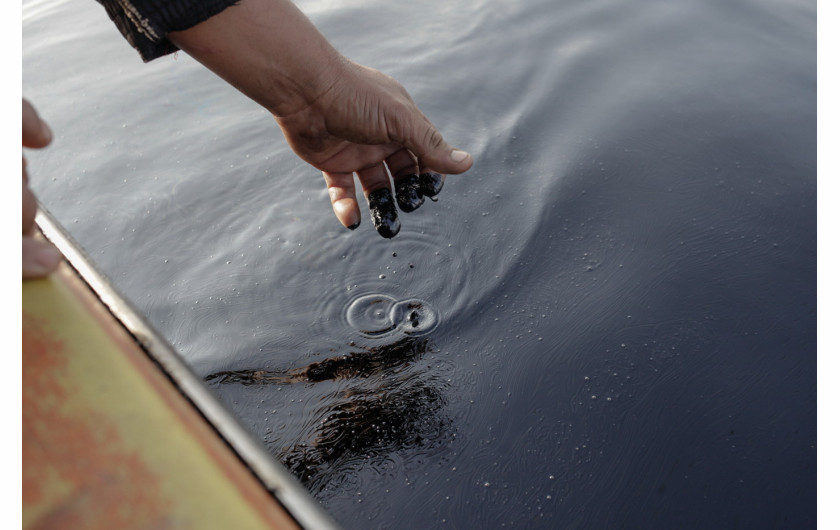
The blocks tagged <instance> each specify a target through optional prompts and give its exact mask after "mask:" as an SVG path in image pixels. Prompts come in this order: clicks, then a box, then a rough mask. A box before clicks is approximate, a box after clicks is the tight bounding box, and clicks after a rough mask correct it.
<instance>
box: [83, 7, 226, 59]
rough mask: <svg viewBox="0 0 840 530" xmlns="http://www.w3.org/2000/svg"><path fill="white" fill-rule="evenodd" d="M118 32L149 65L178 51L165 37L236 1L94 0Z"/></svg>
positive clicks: (205, 18)
mask: <svg viewBox="0 0 840 530" xmlns="http://www.w3.org/2000/svg"><path fill="white" fill-rule="evenodd" d="M97 1H98V2H99V3H100V4H102V6H103V7H104V8H105V11H107V12H108V16H109V17H111V20H113V21H114V24H116V25H117V28H118V29H119V30H120V33H122V34H123V37H125V39H126V40H127V41H128V43H129V44H131V45H132V46H133V47H134V48H135V49H136V50H137V51H138V52H140V56H141V57H142V58H143V61H145V62H149V61H151V60H152V59H156V58H158V57H160V56H162V55H166V54H169V53H172V52H175V51H178V47H177V46H175V45H174V44H172V43H171V42H169V40H167V38H166V34H167V33H169V32H170V31H182V30H185V29H189V28H191V27H193V26H195V25H196V24H199V23H201V22H204V21H205V20H207V19H208V18H210V17H212V16H213V15H217V14H219V13H221V12H222V11H223V10H224V9H225V8H226V7H228V6H231V5H233V4H235V3H236V2H237V1H238V0H97Z"/></svg>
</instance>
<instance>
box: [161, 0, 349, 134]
mask: <svg viewBox="0 0 840 530" xmlns="http://www.w3.org/2000/svg"><path fill="white" fill-rule="evenodd" d="M167 38H168V39H169V40H170V41H172V42H173V43H174V44H175V45H176V46H178V47H179V48H181V49H182V50H183V51H184V52H186V53H188V54H189V55H190V56H192V57H193V58H195V59H196V60H197V61H199V62H200V63H202V64H203V65H204V66H206V67H207V68H208V69H210V70H212V71H213V72H215V73H216V74H217V75H219V76H220V77H221V78H222V79H224V80H226V81H227V82H228V83H230V84H231V85H233V86H234V87H236V88H237V89H239V90H240V91H242V92H243V93H244V94H245V95H247V96H248V97H250V98H251V99H253V100H254V101H256V102H257V103H259V104H260V105H262V106H263V107H265V108H266V109H268V110H269V111H270V112H271V113H272V114H274V115H275V116H278V117H283V116H288V115H290V114H293V113H295V112H297V111H299V110H301V109H302V108H304V107H306V106H308V105H310V104H312V103H313V102H314V101H315V100H316V99H317V98H318V97H319V96H320V95H321V94H323V93H324V92H326V91H327V90H328V89H329V87H330V86H332V84H333V83H334V82H335V79H336V78H337V76H338V75H340V74H339V73H340V71H341V70H342V68H344V65H345V61H346V60H345V59H344V58H343V57H342V56H341V54H339V53H338V52H337V51H336V50H335V48H333V47H332V45H331V44H330V43H329V42H328V41H327V39H326V38H324V36H323V35H321V33H320V32H319V31H318V29H317V28H315V26H314V25H313V24H312V23H311V22H310V21H309V19H308V18H306V16H305V15H304V14H303V13H302V12H301V11H300V10H299V9H298V8H297V7H296V6H295V5H294V4H293V3H292V2H291V1H290V0H243V1H242V2H241V3H240V4H237V5H234V6H231V7H229V8H227V9H225V10H224V11H222V12H221V13H219V14H218V15H216V16H213V17H211V18H209V19H207V20H206V21H204V22H202V23H200V24H198V25H196V26H193V27H192V28H190V29H187V30H185V31H177V32H171V33H169V34H168V35H167Z"/></svg>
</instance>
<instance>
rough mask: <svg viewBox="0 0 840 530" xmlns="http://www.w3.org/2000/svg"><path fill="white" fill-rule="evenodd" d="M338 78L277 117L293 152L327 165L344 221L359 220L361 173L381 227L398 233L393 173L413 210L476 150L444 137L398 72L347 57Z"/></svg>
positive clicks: (404, 203)
mask: <svg viewBox="0 0 840 530" xmlns="http://www.w3.org/2000/svg"><path fill="white" fill-rule="evenodd" d="M335 79H336V81H335V82H334V83H333V84H332V85H331V86H330V89H329V90H328V91H327V92H325V93H324V94H322V95H321V96H320V97H319V98H317V99H316V100H315V101H313V102H312V103H311V104H309V105H308V106H306V107H305V108H303V109H301V110H299V111H297V112H296V113H294V114H291V115H288V116H283V117H277V118H276V119H277V123H278V124H279V125H280V128H281V129H282V130H283V134H284V135H285V137H286V141H287V142H288V143H289V145H290V146H291V147H292V149H293V150H294V151H295V153H297V154H298V156H300V157H301V158H302V159H303V160H305V161H306V162H309V163H310V164H311V165H313V166H315V167H316V168H318V169H320V170H321V171H322V173H323V175H324V180H325V181H326V183H327V190H328V192H329V195H330V201H331V202H332V206H333V211H334V212H335V215H336V217H338V219H339V221H340V222H341V223H342V224H343V225H344V226H346V227H348V228H351V229H354V228H356V227H357V226H359V223H360V222H361V214H360V211H359V204H358V201H357V200H356V187H355V182H354V178H353V174H354V173H355V174H356V175H358V177H359V182H360V183H361V185H362V190H363V192H364V194H365V197H367V198H368V203H369V206H370V210H371V217H372V219H373V222H374V226H375V227H376V229H377V231H378V232H379V234H380V235H382V236H383V237H388V238H390V237H394V236H395V235H397V232H399V230H400V221H399V219H398V218H397V212H396V208H395V207H394V199H393V197H392V195H391V179H392V178H393V181H394V190H395V192H396V196H397V204H398V205H399V207H400V209H401V210H403V211H404V212H411V211H413V210H415V209H417V208H418V207H419V206H420V205H421V204H423V201H424V200H425V198H424V196H426V197H434V196H436V195H437V194H438V193H439V192H440V190H441V188H442V187H443V182H444V180H445V178H446V177H445V174H446V173H463V172H464V171H466V170H468V169H469V168H470V166H471V165H472V158H471V157H470V155H469V154H467V153H466V152H464V151H460V150H457V149H453V148H452V147H451V146H449V144H447V143H446V142H445V141H444V139H443V137H442V136H441V134H440V133H439V132H438V131H437V129H435V127H434V125H432V123H431V122H430V121H429V120H428V119H427V118H426V117H425V116H424V115H423V114H422V113H421V112H420V110H419V109H418V108H417V106H416V105H415V104H414V102H413V101H412V99H411V97H410V96H409V95H408V93H407V92H406V90H405V89H404V88H403V87H402V85H400V84H399V83H398V82H397V81H395V80H394V79H393V78H391V77H389V76H387V75H385V74H383V73H381V72H379V71H377V70H374V69H372V68H368V67H365V66H361V65H358V64H355V63H352V62H349V61H346V62H345V63H344V65H343V69H341V71H340V73H339V74H337V75H336V77H335ZM389 173H390V176H389Z"/></svg>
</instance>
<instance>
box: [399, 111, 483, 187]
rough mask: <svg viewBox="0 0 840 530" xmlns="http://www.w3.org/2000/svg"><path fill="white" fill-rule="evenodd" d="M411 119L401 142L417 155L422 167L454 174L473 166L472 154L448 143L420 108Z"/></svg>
mask: <svg viewBox="0 0 840 530" xmlns="http://www.w3.org/2000/svg"><path fill="white" fill-rule="evenodd" d="M409 120H410V123H409V124H408V127H406V128H405V129H407V132H408V133H407V134H406V137H405V139H403V141H402V142H401V143H402V144H403V145H404V146H405V147H406V148H408V150H409V151H411V152H412V153H414V154H415V155H416V156H417V158H418V164H419V166H420V167H421V168H422V167H426V168H428V169H431V170H433V171H437V172H438V173H443V174H449V175H452V174H458V173H463V172H465V171H467V170H468V169H470V167H472V164H473V159H472V156H470V154H469V153H467V152H466V151H462V150H460V149H455V148H454V147H452V146H451V145H449V144H448V143H446V140H444V139H443V136H442V135H441V134H440V132H438V130H437V129H435V126H434V125H432V123H431V122H430V121H429V120H428V118H426V117H425V116H423V114H422V113H421V112H420V111H419V110H417V111H416V113H414V114H413V115H412V116H411V117H410V118H409Z"/></svg>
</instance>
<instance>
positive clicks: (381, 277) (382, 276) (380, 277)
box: [379, 274, 387, 280]
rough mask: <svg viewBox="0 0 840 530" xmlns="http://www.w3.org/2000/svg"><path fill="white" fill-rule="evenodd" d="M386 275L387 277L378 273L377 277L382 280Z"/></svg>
mask: <svg viewBox="0 0 840 530" xmlns="http://www.w3.org/2000/svg"><path fill="white" fill-rule="evenodd" d="M386 277H387V276H385V275H384V274H380V275H379V279H380V280H384V279H385V278H386Z"/></svg>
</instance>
